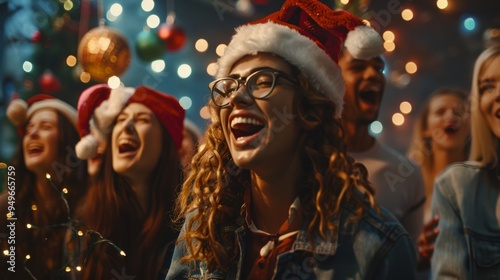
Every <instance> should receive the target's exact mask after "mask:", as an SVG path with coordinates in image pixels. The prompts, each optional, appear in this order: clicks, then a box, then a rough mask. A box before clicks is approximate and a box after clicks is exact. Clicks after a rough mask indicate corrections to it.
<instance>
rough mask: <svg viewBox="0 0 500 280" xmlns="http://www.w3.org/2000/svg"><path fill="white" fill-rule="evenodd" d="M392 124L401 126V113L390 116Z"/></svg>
mask: <svg viewBox="0 0 500 280" xmlns="http://www.w3.org/2000/svg"><path fill="white" fill-rule="evenodd" d="M392 123H393V124H394V125H397V126H400V125H403V124H404V123H405V116H403V114H401V113H395V114H394V115H392Z"/></svg>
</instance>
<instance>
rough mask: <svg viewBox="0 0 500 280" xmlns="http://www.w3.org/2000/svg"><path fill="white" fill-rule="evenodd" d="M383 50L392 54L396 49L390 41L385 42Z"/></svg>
mask: <svg viewBox="0 0 500 280" xmlns="http://www.w3.org/2000/svg"><path fill="white" fill-rule="evenodd" d="M384 49H385V50H386V51H388V52H392V51H394V50H395V49H396V44H394V42H392V41H385V42H384Z"/></svg>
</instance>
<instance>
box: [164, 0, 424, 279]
mask: <svg viewBox="0 0 500 280" xmlns="http://www.w3.org/2000/svg"><path fill="white" fill-rule="evenodd" d="M318 14H319V15H320V16H318ZM299 18H300V19H301V21H307V22H296V21H295V19H299ZM348 22H350V23H352V25H347V23H348ZM344 24H346V25H344ZM354 28H356V29H355V30H354V31H353V32H357V31H366V32H368V33H370V32H372V33H371V34H373V36H374V37H375V38H377V39H378V42H381V39H380V37H379V36H378V34H376V32H375V31H373V30H372V29H369V28H368V27H365V26H362V22H361V21H360V20H359V19H357V18H355V17H354V16H352V15H350V14H348V13H346V12H343V11H332V10H330V9H329V8H328V7H327V6H326V5H324V4H321V3H319V2H316V1H287V2H286V3H285V4H284V7H283V8H282V9H281V10H280V12H277V13H274V14H272V15H270V16H268V17H266V18H264V19H262V20H260V21H258V22H254V23H251V24H248V25H246V26H242V27H240V28H239V29H238V30H237V33H236V35H235V36H234V37H233V39H232V41H231V43H230V44H229V45H228V47H227V49H226V52H225V54H224V56H223V57H221V59H220V60H219V62H218V66H219V67H218V73H217V80H215V81H214V82H212V83H211V84H210V90H211V97H212V98H211V101H210V102H209V106H210V108H211V113H212V123H211V124H210V126H209V127H208V130H207V132H206V134H205V146H204V147H203V149H201V151H200V152H198V154H196V155H195V158H194V160H193V167H192V169H191V172H190V173H189V177H188V178H187V181H186V182H185V183H184V185H183V189H182V192H181V194H180V196H179V198H178V211H179V214H178V216H179V218H180V219H182V218H184V217H186V221H185V223H184V225H183V228H182V231H181V234H180V237H179V239H178V243H177V245H176V248H175V251H174V257H173V260H172V264H171V266H170V270H169V272H168V274H167V279H284V278H286V279H288V278H294V279H296V278H299V279H333V278H334V277H335V279H347V278H349V277H352V278H353V279H356V278H362V279H413V278H414V276H415V275H414V273H415V263H416V261H415V255H416V254H415V251H414V248H413V245H412V241H411V239H410V237H409V236H408V234H407V233H406V231H405V230H404V229H403V227H402V226H401V225H400V224H399V223H398V222H397V221H396V220H395V218H394V217H393V216H391V215H390V214H389V213H388V212H387V211H386V210H384V209H383V208H378V207H377V206H375V202H374V199H373V195H372V189H371V187H370V186H369V183H368V182H367V180H366V170H365V168H364V167H363V166H361V165H358V164H354V163H353V160H352V158H350V157H349V156H347V154H346V148H345V145H344V141H343V132H342V127H341V123H340V120H339V116H340V113H341V108H342V100H343V94H344V90H343V82H342V76H341V74H340V70H339V69H338V66H337V63H336V62H337V59H338V51H339V50H340V47H341V45H340V44H341V42H342V41H343V39H345V36H346V34H345V32H347V31H346V30H347V29H354ZM360 29H361V30H360ZM363 29H364V30H363ZM363 34H365V32H363ZM358 35H360V36H364V35H361V34H359V33H358ZM355 38H356V37H355ZM354 45H355V44H354ZM327 46H328V47H327Z"/></svg>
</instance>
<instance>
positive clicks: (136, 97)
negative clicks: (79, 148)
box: [94, 86, 186, 150]
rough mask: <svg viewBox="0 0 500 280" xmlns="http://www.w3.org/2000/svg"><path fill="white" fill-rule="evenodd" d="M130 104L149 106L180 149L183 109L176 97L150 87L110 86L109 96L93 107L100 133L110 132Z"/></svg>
mask: <svg viewBox="0 0 500 280" xmlns="http://www.w3.org/2000/svg"><path fill="white" fill-rule="evenodd" d="M130 103H140V104H143V105H145V106H146V107H148V108H149V109H150V110H151V111H152V112H153V114H154V115H155V116H156V118H157V119H158V120H159V121H160V123H161V124H162V125H163V127H164V128H165V129H166V130H167V132H168V133H169V134H170V136H171V137H172V140H173V141H174V144H175V147H176V148H177V150H179V148H180V147H181V143H182V137H183V129H184V126H183V122H184V117H185V114H186V112H185V111H184V109H183V108H182V107H181V105H180V104H179V101H178V100H177V99H176V98H175V97H173V96H172V95H169V94H166V93H162V92H159V91H156V90H154V89H152V88H149V87H145V86H139V87H138V88H137V89H134V88H127V87H119V88H116V89H112V90H111V92H110V94H109V98H108V99H107V100H105V101H103V102H102V104H101V105H99V106H98V107H97V108H96V109H95V112H94V118H95V120H94V121H95V126H96V129H98V130H99V131H100V133H102V134H107V133H110V132H111V130H112V128H113V124H114V121H115V119H116V117H118V115H119V114H120V112H121V111H122V110H123V109H124V108H125V107H126V105H128V104H130Z"/></svg>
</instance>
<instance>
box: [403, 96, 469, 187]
mask: <svg viewBox="0 0 500 280" xmlns="http://www.w3.org/2000/svg"><path fill="white" fill-rule="evenodd" d="M448 95H452V96H456V97H457V98H459V99H461V100H462V102H463V103H464V106H467V107H468V104H466V103H467V102H468V96H467V94H466V93H465V92H464V91H462V90H459V89H453V88H439V89H437V90H436V91H434V92H432V93H431V95H430V96H429V97H428V98H427V100H426V101H425V103H424V105H423V107H422V109H421V110H420V113H419V115H418V117H417V120H416V122H415V126H414V129H413V136H412V142H411V143H410V148H409V149H408V158H410V159H411V160H413V161H415V162H417V163H418V164H420V166H421V170H422V175H423V177H424V182H425V186H426V188H432V186H433V185H434V178H433V177H432V176H433V174H432V162H433V159H434V152H433V151H432V147H431V143H430V142H429V141H426V137H425V136H424V133H425V131H426V130H427V119H428V117H429V113H430V112H429V111H430V105H431V102H432V100H434V99H435V98H437V97H440V96H448ZM463 152H464V154H463V160H466V159H467V155H468V152H469V145H464V149H463Z"/></svg>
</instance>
